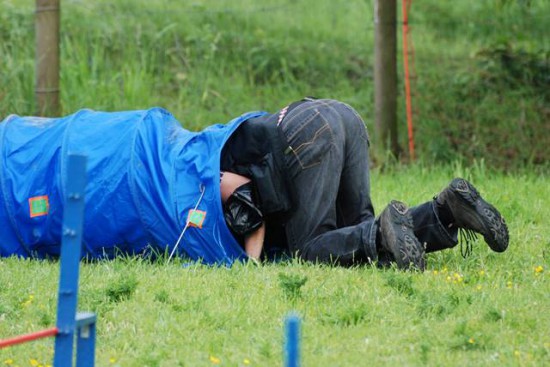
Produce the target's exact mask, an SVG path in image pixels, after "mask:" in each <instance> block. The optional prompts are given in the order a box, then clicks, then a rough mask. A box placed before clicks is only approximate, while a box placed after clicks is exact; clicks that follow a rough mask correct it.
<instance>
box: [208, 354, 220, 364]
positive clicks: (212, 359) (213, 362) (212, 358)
mask: <svg viewBox="0 0 550 367" xmlns="http://www.w3.org/2000/svg"><path fill="white" fill-rule="evenodd" d="M210 362H212V364H220V363H222V361H221V359H219V358H217V357H214V356H210Z"/></svg>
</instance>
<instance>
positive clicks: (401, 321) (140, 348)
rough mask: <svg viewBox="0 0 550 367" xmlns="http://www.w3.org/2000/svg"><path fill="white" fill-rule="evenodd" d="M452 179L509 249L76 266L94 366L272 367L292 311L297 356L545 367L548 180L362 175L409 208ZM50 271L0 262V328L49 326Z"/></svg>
mask: <svg viewBox="0 0 550 367" xmlns="http://www.w3.org/2000/svg"><path fill="white" fill-rule="evenodd" d="M452 176H464V177H467V178H470V179H471V180H472V181H473V182H474V183H475V184H476V185H477V186H478V187H479V188H480V190H481V192H482V194H483V195H484V196H485V197H486V198H488V199H490V200H491V201H493V202H495V203H496V204H497V205H498V207H499V208H500V209H502V212H503V215H504V216H505V218H506V219H507V223H508V226H509V229H510V237H511V242H510V248H509V249H508V251H506V252H505V253H503V254H496V253H493V252H491V251H490V250H489V248H488V247H487V246H486V245H485V244H484V243H483V240H478V241H477V242H476V243H475V246H474V252H473V254H472V255H471V256H469V257H467V258H466V259H463V258H462V256H461V254H460V250H459V248H458V247H457V248H454V249H453V250H449V251H445V252H439V253H435V254H431V255H429V256H428V267H427V270H426V272H424V273H408V272H402V271H398V270H396V269H388V270H379V269H376V268H374V267H357V268H351V269H346V268H331V267H327V266H318V265H311V264H304V263H300V262H292V263H284V264H264V265H262V266H259V267H257V266H254V265H251V264H245V265H236V266H234V267H233V268H231V269H227V268H211V267H206V266H200V265H190V266H182V264H181V263H177V262H175V263H170V264H165V263H163V262H162V261H161V262H156V263H149V262H145V261H143V260H140V259H136V258H129V259H119V260H116V261H111V262H100V263H94V264H83V265H82V266H81V292H80V309H82V310H93V311H96V312H97V313H98V314H99V324H98V345H97V364H98V366H215V365H222V366H278V365H281V364H282V355H283V354H282V345H283V344H282V343H283V331H282V328H283V319H284V317H285V315H287V313H288V312H290V311H292V310H295V311H297V312H298V313H299V314H300V315H301V316H302V318H303V325H302V326H303V330H302V331H303V332H302V344H303V345H302V347H303V365H304V366H365V365H388V366H390V365H391V366H394V365H407V366H419V365H429V366H465V365H476V366H491V365H494V366H542V365H546V364H548V363H549V362H550V334H549V332H548V330H550V313H549V312H548V309H549V307H550V287H549V283H548V281H549V276H548V271H549V269H550V260H549V257H548V254H549V252H550V241H549V238H550V228H549V227H548V217H549V216H550V209H549V208H550V205H549V204H550V201H549V199H548V196H547V193H548V191H547V190H548V189H547V182H548V177H545V176H537V175H522V176H518V175H516V176H508V175H501V174H494V173H491V172H489V171H488V170H486V169H484V168H483V167H482V166H476V167H473V168H465V167H461V166H460V165H453V166H449V167H443V168H441V167H440V168H432V167H422V166H419V165H417V166H413V167H395V168H393V169H392V170H389V171H387V172H384V173H381V172H378V171H376V172H374V177H373V186H374V188H373V190H374V195H373V199H374V201H375V206H376V207H377V208H381V207H382V206H383V205H384V203H386V202H387V201H389V200H390V199H391V198H399V199H403V200H406V201H407V202H409V203H410V204H411V205H415V204H419V203H420V202H422V201H424V200H427V199H429V198H430V197H431V196H432V195H433V194H435V193H437V192H438V191H439V190H440V189H441V188H442V187H444V186H445V185H446V184H447V181H448V178H449V177H452ZM57 281H58V264H57V263H55V262H38V261H28V260H17V259H4V260H2V261H0V300H2V301H1V303H0V335H2V336H4V335H15V334H18V333H24V332H27V331H30V330H36V329H40V328H44V327H47V326H51V325H52V324H53V323H54V322H55V307H56V299H55V297H56V296H55V292H54V291H53V290H54V289H56V287H57ZM304 281H305V283H304V284H303V285H301V284H302V283H303V282H304ZM52 349H53V344H52V342H51V341H40V342H36V343H33V344H27V345H25V346H19V347H14V348H12V349H7V350H2V351H0V363H4V364H5V365H12V366H32V365H33V364H32V362H33V361H32V360H35V361H38V362H39V363H41V364H43V365H46V363H47V362H48V361H51V357H52ZM12 361H13V363H12V364H10V362H12Z"/></svg>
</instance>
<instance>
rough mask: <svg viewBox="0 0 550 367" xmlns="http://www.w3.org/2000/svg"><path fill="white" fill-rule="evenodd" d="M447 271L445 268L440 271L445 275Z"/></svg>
mask: <svg viewBox="0 0 550 367" xmlns="http://www.w3.org/2000/svg"><path fill="white" fill-rule="evenodd" d="M448 270H449V269H447V267H446V266H445V267H444V268H443V269H442V270H441V271H442V272H443V273H446V272H447V271H448Z"/></svg>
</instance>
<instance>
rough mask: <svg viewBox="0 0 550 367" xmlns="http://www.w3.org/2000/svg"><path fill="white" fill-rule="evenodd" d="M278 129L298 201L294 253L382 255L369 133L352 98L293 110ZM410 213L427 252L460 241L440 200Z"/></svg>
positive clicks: (292, 221) (290, 235) (352, 258)
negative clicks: (442, 216)
mask: <svg viewBox="0 0 550 367" xmlns="http://www.w3.org/2000/svg"><path fill="white" fill-rule="evenodd" d="M279 127H280V128H281V129H282V131H283V133H284V136H285V137H286V139H287V142H288V145H289V146H290V149H289V150H288V152H287V154H286V160H287V162H286V163H287V166H288V172H287V173H288V175H289V178H290V182H291V184H292V185H293V188H294V193H295V201H296V202H295V210H294V211H293V212H291V213H290V214H289V215H288V217H287V218H286V220H285V222H284V230H285V234H286V237H287V238H286V239H287V242H288V247H289V250H290V253H291V254H292V255H297V256H299V257H301V258H303V259H305V260H309V261H315V262H324V263H335V264H338V265H344V266H349V265H353V264H360V263H366V262H371V261H374V260H376V259H377V257H378V254H377V243H376V242H377V240H376V235H377V228H378V224H377V221H376V218H375V213H374V208H373V205H372V202H371V198H370V175H369V155H368V146H369V137H368V134H367V130H366V127H365V124H364V122H363V120H362V119H361V117H360V116H359V115H358V113H357V112H356V111H355V110H354V109H353V108H351V107H350V106H349V105H347V104H345V103H342V102H339V101H335V100H328V99H320V100H312V101H309V102H305V103H303V104H301V105H299V106H298V107H296V108H294V109H293V110H291V111H290V112H289V114H288V115H287V116H285V118H284V119H283V120H282V121H281V122H280V125H279ZM411 210H412V214H413V220H414V226H415V229H414V230H415V234H416V236H417V237H418V239H419V240H420V242H421V243H424V244H425V246H426V250H427V251H428V252H430V251H435V250H439V249H443V248H448V247H453V246H455V245H456V244H457V234H456V230H455V231H454V232H449V231H448V230H447V229H446V228H445V227H444V226H443V225H442V224H441V222H440V221H439V218H438V217H437V212H436V209H435V205H434V202H433V200H432V201H429V202H426V203H424V204H422V205H419V206H417V207H414V208H411Z"/></svg>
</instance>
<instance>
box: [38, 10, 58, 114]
mask: <svg viewBox="0 0 550 367" xmlns="http://www.w3.org/2000/svg"><path fill="white" fill-rule="evenodd" d="M59 2H60V0H36V20H35V24H36V27H35V32H36V89H35V94H36V105H37V109H38V111H37V113H38V115H39V116H59V114H60V112H61V108H60V105H59V18H60V4H59Z"/></svg>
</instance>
